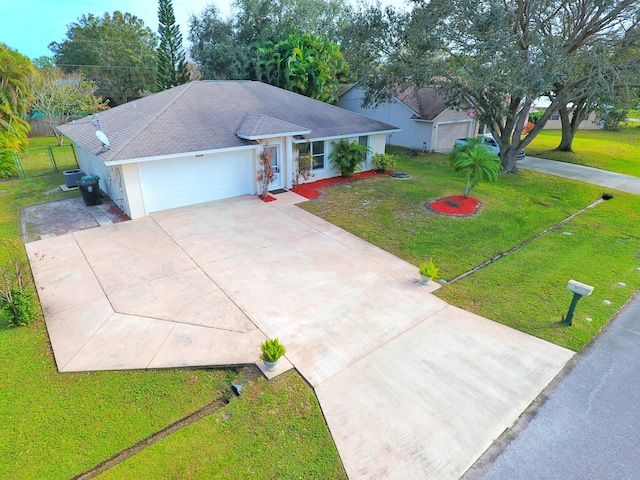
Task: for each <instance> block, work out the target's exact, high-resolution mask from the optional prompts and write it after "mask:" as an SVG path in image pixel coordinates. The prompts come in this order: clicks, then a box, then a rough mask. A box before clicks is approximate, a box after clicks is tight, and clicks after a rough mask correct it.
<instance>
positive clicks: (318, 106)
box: [59, 81, 398, 218]
mask: <svg viewBox="0 0 640 480" xmlns="http://www.w3.org/2000/svg"><path fill="white" fill-rule="evenodd" d="M59 129H60V131H61V132H62V133H64V134H65V135H66V136H68V137H69V138H70V139H71V140H72V141H73V142H74V143H75V145H76V149H77V153H78V163H79V165H80V168H81V170H82V171H83V172H85V173H86V174H91V175H98V176H99V177H100V188H101V190H102V191H104V192H105V193H106V194H107V195H108V196H109V197H111V199H112V200H113V201H114V202H115V203H116V204H117V205H119V206H120V207H121V208H122V210H123V211H124V212H125V213H126V214H127V215H129V217H131V218H137V217H143V216H146V215H149V214H150V213H153V212H157V211H161V210H168V209H171V208H176V207H183V206H187V205H193V204H197V203H204V202H209V201H213V200H220V199H223V198H229V197H234V196H239V195H246V194H256V193H260V185H259V183H258V181H257V172H258V165H259V163H258V162H259V159H258V156H259V154H260V153H261V152H262V151H263V149H270V150H271V152H272V153H273V154H274V155H273V162H272V163H273V167H274V172H275V175H274V179H273V182H272V183H271V185H270V190H275V189H280V188H290V187H291V186H292V184H293V175H294V173H293V172H294V168H295V161H296V158H297V155H298V152H299V151H304V150H310V151H311V154H312V157H313V172H312V173H313V175H314V176H313V178H310V181H314V180H320V179H323V178H328V177H333V176H337V175H338V172H337V170H335V169H334V168H332V166H331V165H330V162H329V152H330V151H331V148H332V142H335V141H337V140H339V139H341V138H347V139H350V140H352V141H357V142H360V143H365V144H366V145H368V146H369V147H370V148H371V152H372V154H375V153H383V152H384V150H385V139H386V135H387V134H389V133H392V132H397V131H398V129H397V128H396V127H393V126H391V125H388V124H386V123H382V122H379V121H376V120H372V119H370V118H367V117H363V116H361V115H356V114H354V113H352V112H348V111H346V110H344V109H341V108H338V107H336V106H332V105H329V104H326V103H322V102H319V101H317V100H313V99H311V98H308V97H304V96H302V95H298V94H296V93H292V92H289V91H286V90H282V89H280V88H277V87H273V86H271V85H267V84H264V83H260V82H252V81H198V82H190V83H187V84H184V85H180V86H178V87H174V88H171V89H169V90H165V91H163V92H160V93H156V94H153V95H150V96H147V97H145V98H141V99H138V100H136V101H133V102H129V103H126V104H123V105H119V106H117V107H115V108H112V109H110V110H106V111H104V112H102V113H100V114H99V115H94V116H91V117H88V118H83V119H80V120H77V121H75V122H74V123H70V124H67V125H63V126H61V127H59ZM100 130H102V133H98V134H97V135H96V132H99V131H100ZM99 137H101V138H102V141H101V140H100V138H99ZM365 167H367V165H365ZM368 168H371V167H370V166H368Z"/></svg>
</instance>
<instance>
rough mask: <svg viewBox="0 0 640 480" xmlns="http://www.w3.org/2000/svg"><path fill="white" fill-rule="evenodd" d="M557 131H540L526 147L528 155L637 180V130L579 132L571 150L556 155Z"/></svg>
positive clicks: (630, 127) (639, 149)
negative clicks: (605, 171) (607, 171)
mask: <svg viewBox="0 0 640 480" xmlns="http://www.w3.org/2000/svg"><path fill="white" fill-rule="evenodd" d="M560 138H561V132H560V130H543V131H542V132H540V134H538V136H537V137H536V138H535V139H534V140H533V142H531V144H530V145H529V146H528V147H527V155H531V156H533V157H540V158H547V159H549V160H558V161H561V162H567V163H576V164H579V165H586V166H588V167H594V168H601V169H602V170H609V171H611V172H617V173H624V174H625V175H632V176H634V177H640V127H638V126H636V125H635V124H633V123H629V124H628V126H627V127H625V128H623V129H622V130H620V131H618V132H611V131H607V130H579V131H578V132H577V133H576V136H575V139H574V142H573V150H574V153H570V152H558V151H555V148H556V147H557V146H558V145H559V144H560Z"/></svg>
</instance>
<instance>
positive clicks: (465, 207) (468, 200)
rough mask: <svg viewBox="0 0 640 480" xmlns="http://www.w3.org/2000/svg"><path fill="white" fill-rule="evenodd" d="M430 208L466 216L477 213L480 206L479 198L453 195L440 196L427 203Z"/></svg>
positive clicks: (448, 213) (437, 211) (444, 213)
mask: <svg viewBox="0 0 640 480" xmlns="http://www.w3.org/2000/svg"><path fill="white" fill-rule="evenodd" d="M425 206H426V207H427V208H428V209H429V210H432V211H434V212H436V213H440V214H442V215H453V216H462V217H466V216H469V215H475V213H476V212H477V211H478V208H479V207H480V202H479V201H478V199H477V198H473V197H465V196H464V195H453V196H451V197H444V198H439V199H438V200H433V201H431V202H428V203H427V204H426V205H425Z"/></svg>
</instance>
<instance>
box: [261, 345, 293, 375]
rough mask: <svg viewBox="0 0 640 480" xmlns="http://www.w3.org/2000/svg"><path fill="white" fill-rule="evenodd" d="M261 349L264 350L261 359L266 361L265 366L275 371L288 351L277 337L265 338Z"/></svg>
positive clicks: (268, 369)
mask: <svg viewBox="0 0 640 480" xmlns="http://www.w3.org/2000/svg"><path fill="white" fill-rule="evenodd" d="M260 350H261V351H262V355H260V360H262V361H263V362H264V368H265V369H266V370H267V371H268V372H273V371H275V370H276V369H277V368H278V361H279V360H280V357H282V356H283V355H284V354H285V353H287V349H286V348H285V346H284V345H282V344H281V343H280V341H279V340H278V339H277V338H274V339H273V340H269V339H267V340H265V341H264V343H261V344H260Z"/></svg>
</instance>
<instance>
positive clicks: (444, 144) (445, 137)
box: [434, 122, 469, 152]
mask: <svg viewBox="0 0 640 480" xmlns="http://www.w3.org/2000/svg"><path fill="white" fill-rule="evenodd" d="M468 126H469V122H461V123H440V124H438V137H437V138H436V148H435V149H434V150H436V151H438V152H442V151H449V150H451V149H452V148H453V146H454V145H455V144H456V140H457V139H458V138H465V137H466V136H467V127H468Z"/></svg>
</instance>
